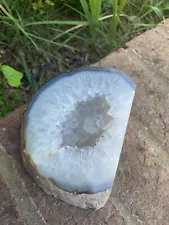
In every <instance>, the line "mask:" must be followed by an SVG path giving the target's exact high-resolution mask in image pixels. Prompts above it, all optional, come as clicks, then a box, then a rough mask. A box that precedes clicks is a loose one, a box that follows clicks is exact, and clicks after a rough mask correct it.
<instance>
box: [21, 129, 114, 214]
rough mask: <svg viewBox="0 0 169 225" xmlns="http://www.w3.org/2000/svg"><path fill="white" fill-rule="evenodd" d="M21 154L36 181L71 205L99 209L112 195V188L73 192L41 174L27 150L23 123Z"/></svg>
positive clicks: (45, 190) (49, 192) (48, 191)
mask: <svg viewBox="0 0 169 225" xmlns="http://www.w3.org/2000/svg"><path fill="white" fill-rule="evenodd" d="M21 156H22V161H23V165H24V167H25V168H26V170H27V171H28V172H29V174H30V175H31V177H32V178H33V180H34V181H35V183H36V184H37V185H38V186H39V187H40V188H42V190H43V191H44V192H46V193H47V194H49V195H53V196H54V197H56V198H59V199H61V200H62V201H64V202H66V203H68V204H70V205H74V206H76V207H80V208H83V209H87V208H91V209H95V210H98V209H101V208H102V207H104V205H105V204H106V202H107V200H108V198H109V196H110V193H111V189H108V190H106V191H103V192H98V193H94V194H87V193H82V194H77V193H71V192H67V191H65V190H63V189H61V188H59V187H57V186H56V184H55V183H54V182H52V180H50V179H49V178H47V177H44V176H41V175H40V174H39V173H38V170H37V168H36V165H35V164H34V162H33V161H32V159H31V157H30V155H29V153H28V152H27V151H26V148H25V135H24V126H23V125H22V128H21Z"/></svg>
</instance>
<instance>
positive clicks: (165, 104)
mask: <svg viewBox="0 0 169 225" xmlns="http://www.w3.org/2000/svg"><path fill="white" fill-rule="evenodd" d="M126 46H127V48H126V49H123V48H121V49H119V50H117V51H116V52H114V53H112V54H110V55H108V56H107V57H105V58H104V59H102V60H101V61H100V62H98V63H96V64H95V66H103V67H107V66H108V67H110V66H112V67H115V68H117V69H119V70H121V71H123V72H125V73H127V74H128V75H129V76H131V78H132V79H133V80H134V81H135V82H136V84H137V89H136V95H135V99H134V104H133V106H132V113H131V116H130V120H129V124H128V129H127V133H126V137H125V142H124V146H123V151H122V154H121V158H120V163H119V166H118V171H117V175H116V179H115V183H114V186H113V189H112V193H111V196H110V198H109V200H108V202H107V204H106V205H105V207H104V208H103V209H101V210H98V211H94V210H84V209H79V208H76V207H74V206H70V205H67V204H66V203H64V202H62V201H60V200H58V199H55V198H54V197H52V196H49V195H47V194H45V193H44V192H43V191H42V190H41V189H40V188H39V187H38V186H37V185H36V184H35V183H34V182H33V181H32V178H31V177H30V175H29V174H28V173H27V172H26V170H25V169H24V167H23V164H22V161H21V156H20V128H21V123H22V116H23V111H24V108H25V107H22V108H20V109H18V110H16V111H15V112H13V113H12V114H11V115H9V116H8V117H6V118H4V119H2V120H1V121H0V173H1V180H0V182H1V183H0V184H1V185H0V188H1V195H0V203H1V207H0V224H2V225H6V224H9V225H13V224H15V225H22V224H27V225H37V224H38V225H41V224H42V225H45V224H48V225H57V224H58V225H73V224H76V225H112V224H113V225H152V224H153V225H168V224H169V215H168V208H169V180H168V177H169V151H168V149H169V148H168V147H169V130H168V127H169V114H168V109H169V101H168V98H169V47H168V46H169V20H166V21H164V22H163V23H160V24H159V25H158V26H157V28H155V29H153V30H150V31H147V32H146V33H144V34H142V35H140V36H139V37H137V38H135V39H133V40H132V41H130V42H128V43H127V44H126Z"/></svg>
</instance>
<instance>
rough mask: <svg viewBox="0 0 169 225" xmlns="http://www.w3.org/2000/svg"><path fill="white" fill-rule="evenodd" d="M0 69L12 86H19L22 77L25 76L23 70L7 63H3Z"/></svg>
mask: <svg viewBox="0 0 169 225" xmlns="http://www.w3.org/2000/svg"><path fill="white" fill-rule="evenodd" d="M0 70H1V72H2V73H3V74H4V76H5V78H6V79H7V81H8V84H9V85H10V86H11V87H19V86H20V85H21V79H22V78H23V74H22V73H21V72H19V71H17V70H15V69H13V68H12V67H10V66H5V65H1V67H0Z"/></svg>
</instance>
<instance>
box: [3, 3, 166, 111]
mask: <svg viewBox="0 0 169 225" xmlns="http://www.w3.org/2000/svg"><path fill="white" fill-rule="evenodd" d="M168 17H169V3H168V1H167V0H121V1H119V0H80V1H74V0H62V1H60V0H34V1H32V0H18V1H13V0H0V26H1V31H0V46H1V48H3V49H7V54H6V55H4V57H3V58H2V59H1V60H0V63H5V64H9V65H12V66H13V67H14V68H18V69H20V70H21V71H22V72H24V75H25V76H24V79H23V91H24V90H25V89H26V90H27V89H28V90H29V91H28V93H27V91H25V93H26V94H28V95H31V93H35V92H36V91H37V90H38V88H39V87H40V86H41V85H42V84H43V83H44V82H46V80H47V78H46V75H44V74H43V73H44V72H43V70H41V71H40V72H39V75H38V77H37V76H34V73H33V72H32V71H33V65H34V64H36V67H38V66H39V62H40V61H45V62H46V64H47V65H48V64H49V65H50V66H51V64H50V63H49V62H50V61H52V60H54V61H55V67H57V68H59V69H57V70H55V69H54V71H56V74H57V73H60V72H63V71H66V70H70V69H73V68H74V67H77V66H78V65H79V64H84V61H85V60H83V61H82V62H80V63H78V62H77V61H79V59H78V58H88V59H87V60H86V63H87V64H89V63H92V62H94V61H97V60H98V59H99V58H101V57H104V56H105V55H107V54H109V53H110V52H111V51H114V50H116V49H117V48H119V47H122V46H123V45H124V44H125V42H126V41H128V40H130V39H132V38H133V37H135V36H137V35H139V34H140V33H142V32H144V31H145V30H147V29H150V28H153V27H155V26H156V24H158V23H159V22H160V21H161V20H163V19H165V18H168ZM77 56H79V57H77ZM0 85H1V86H3V88H5V89H4V93H6V91H7V92H9V87H8V86H6V85H4V82H2V81H0ZM5 90H6V91H5ZM18 94H19V92H18ZM1 95H3V94H2V93H1ZM5 96H6V94H5V95H4V98H6V97H5ZM1 98H3V97H1ZM2 102H4V101H2V99H1V104H2ZM12 102H13V101H12ZM14 102H15V101H14ZM16 102H17V101H16ZM11 104H12V103H11ZM16 105H17V104H16ZM4 107H6V106H4ZM7 111H8V110H7ZM9 111H10V110H9ZM3 115H5V113H3Z"/></svg>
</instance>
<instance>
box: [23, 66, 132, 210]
mask: <svg viewBox="0 0 169 225" xmlns="http://www.w3.org/2000/svg"><path fill="white" fill-rule="evenodd" d="M134 93H135V84H134V83H133V81H132V80H131V79H130V78H129V77H128V76H126V75H124V74H122V73H121V72H119V71H117V70H114V69H103V68H88V69H82V70H77V71H74V72H72V73H69V74H63V75H61V76H59V77H56V78H55V79H53V80H51V81H50V82H48V83H47V84H46V85H45V86H44V87H42V88H41V89H40V91H39V92H38V93H37V95H36V96H35V97H34V99H33V101H32V102H31V104H30V105H29V107H28V109H27V111H26V112H25V115H24V124H23V132H24V151H26V154H27V155H29V158H30V159H31V162H32V164H31V163H30V164H31V165H34V166H35V167H36V170H37V172H38V173H39V175H40V176H42V177H45V178H48V179H49V180H51V181H52V182H53V183H54V184H55V185H56V186H57V188H60V189H61V190H63V191H65V193H77V195H82V193H87V194H88V195H92V194H96V193H100V192H105V191H107V190H110V189H111V187H112V185H113V181H114V178H115V174H116V170H117V166H118V161H119V158H120V153H121V149H122V145H123V140H124V136H125V132H126V127H127V123H128V118H129V114H130V110H131V106H132V101H133V97H134ZM27 164H29V163H27ZM41 186H42V188H43V185H41ZM45 191H46V190H45ZM47 192H48V191H47ZM56 195H57V197H60V198H61V199H62V200H64V201H66V202H68V203H70V204H74V203H73V202H71V201H68V200H65V199H64V197H63V196H62V197H61V196H60V194H56ZM90 198H91V196H90ZM85 201H87V200H85ZM96 201H97V199H96V200H95V204H96V205H97V202H96ZM106 201H107V199H106ZM98 202H99V201H98ZM104 204H105V203H104ZM104 204H102V206H103V205H104ZM74 205H76V204H74ZM86 205H88V206H89V207H92V203H91V202H90V201H89V204H86ZM78 206H80V207H82V206H81V205H80V204H78ZM102 206H101V207H102ZM93 208H97V207H96V206H94V207H93ZM98 208H99V206H98Z"/></svg>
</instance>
